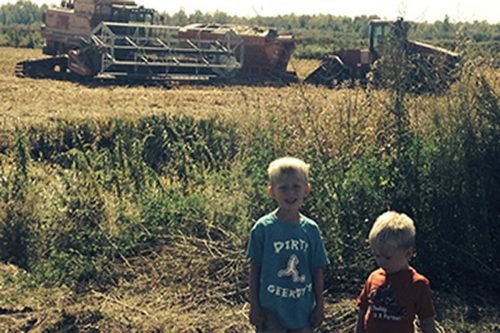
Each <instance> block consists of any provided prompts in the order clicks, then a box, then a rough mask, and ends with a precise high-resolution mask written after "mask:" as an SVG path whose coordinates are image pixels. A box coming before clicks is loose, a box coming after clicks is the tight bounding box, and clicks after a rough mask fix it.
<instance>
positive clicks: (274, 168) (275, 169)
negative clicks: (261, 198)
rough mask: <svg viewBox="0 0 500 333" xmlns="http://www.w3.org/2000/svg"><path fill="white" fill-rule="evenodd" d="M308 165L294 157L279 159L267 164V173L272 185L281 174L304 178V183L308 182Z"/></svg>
mask: <svg viewBox="0 0 500 333" xmlns="http://www.w3.org/2000/svg"><path fill="white" fill-rule="evenodd" d="M309 167H310V166H309V164H307V163H306V162H304V161H303V160H301V159H298V158H295V157H290V156H286V157H281V158H278V159H276V160H274V161H272V162H271V163H270V164H269V167H268V168H267V173H268V175H269V182H270V184H271V185H272V184H273V183H274V182H275V181H276V180H277V179H278V178H279V177H281V176H282V175H283V174H290V173H295V174H299V175H302V176H304V181H305V182H306V183H308V182H309Z"/></svg>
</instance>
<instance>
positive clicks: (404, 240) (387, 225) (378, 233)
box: [368, 211, 416, 252]
mask: <svg viewBox="0 0 500 333" xmlns="http://www.w3.org/2000/svg"><path fill="white" fill-rule="evenodd" d="M415 233H416V232H415V224H414V223H413V220H412V219H411V218H410V217H409V216H408V215H406V214H404V213H398V212H395V211H388V212H385V213H383V214H382V215H380V216H379V217H378V218H377V220H376V221H375V223H374V224H373V227H372V229H371V230H370V234H369V235H368V241H369V242H370V246H371V248H372V250H376V251H382V252H385V251H391V250H394V249H404V250H406V249H410V248H415Z"/></svg>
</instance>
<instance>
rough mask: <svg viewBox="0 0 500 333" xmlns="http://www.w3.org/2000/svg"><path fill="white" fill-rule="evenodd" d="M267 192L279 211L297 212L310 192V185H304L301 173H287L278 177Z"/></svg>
mask: <svg viewBox="0 0 500 333" xmlns="http://www.w3.org/2000/svg"><path fill="white" fill-rule="evenodd" d="M268 190H269V195H271V196H272V197H273V198H274V199H275V200H276V202H277V203H278V206H279V207H280V208H281V209H284V210H289V211H298V210H299V209H300V206H301V205H302V203H303V202H304V199H305V197H307V195H308V194H309V192H311V185H310V184H308V183H306V180H305V177H304V175H302V174H301V173H299V172H287V173H284V174H282V175H279V176H278V177H277V178H276V179H275V180H274V181H273V183H272V184H271V186H269V189H268Z"/></svg>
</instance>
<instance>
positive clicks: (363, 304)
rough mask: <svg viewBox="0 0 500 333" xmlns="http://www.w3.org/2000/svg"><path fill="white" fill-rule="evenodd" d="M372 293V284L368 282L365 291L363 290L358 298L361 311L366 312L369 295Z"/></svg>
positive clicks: (364, 287)
mask: <svg viewBox="0 0 500 333" xmlns="http://www.w3.org/2000/svg"><path fill="white" fill-rule="evenodd" d="M369 292H370V282H369V280H367V281H366V282H365V285H364V286H363V289H362V290H361V293H360V294H359V296H358V299H357V302H356V304H357V306H358V308H360V309H363V310H366V309H367V308H368V294H369Z"/></svg>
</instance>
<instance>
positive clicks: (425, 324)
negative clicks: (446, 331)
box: [420, 317, 436, 333]
mask: <svg viewBox="0 0 500 333" xmlns="http://www.w3.org/2000/svg"><path fill="white" fill-rule="evenodd" d="M420 330H421V331H422V333H436V325H435V324H434V317H429V318H425V319H423V320H421V321H420Z"/></svg>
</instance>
